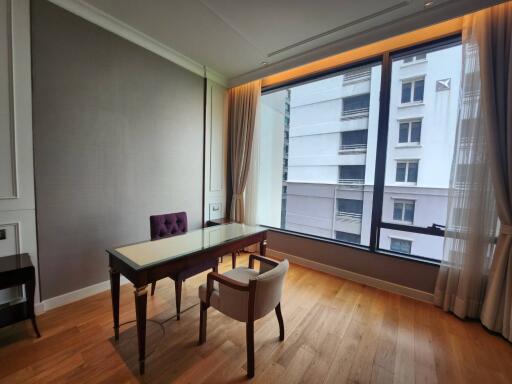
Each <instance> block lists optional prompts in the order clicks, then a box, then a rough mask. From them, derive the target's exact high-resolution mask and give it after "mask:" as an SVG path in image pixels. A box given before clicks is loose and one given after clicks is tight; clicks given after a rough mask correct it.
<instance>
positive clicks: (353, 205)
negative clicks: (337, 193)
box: [337, 198, 363, 218]
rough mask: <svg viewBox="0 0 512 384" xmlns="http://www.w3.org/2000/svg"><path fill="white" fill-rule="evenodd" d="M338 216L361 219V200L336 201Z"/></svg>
mask: <svg viewBox="0 0 512 384" xmlns="http://www.w3.org/2000/svg"><path fill="white" fill-rule="evenodd" d="M337 205H338V215H339V216H351V217H356V218H361V217H362V216H363V200H356V199H340V198H338V199H337Z"/></svg>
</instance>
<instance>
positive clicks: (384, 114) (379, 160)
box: [370, 52, 391, 251]
mask: <svg viewBox="0 0 512 384" xmlns="http://www.w3.org/2000/svg"><path fill="white" fill-rule="evenodd" d="M390 91H391V59H390V55H389V52H386V53H384V54H383V55H382V75H381V85H380V99H379V125H378V132H377V153H376V156H375V159H376V161H375V177H374V183H373V204H372V222H371V229H370V250H371V251H375V250H376V249H377V248H378V241H379V227H380V223H381V220H382V203H383V200H384V182H385V173H386V152H387V142H388V125H389V124H388V121H389V101H390Z"/></svg>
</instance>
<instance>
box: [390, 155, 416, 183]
mask: <svg viewBox="0 0 512 384" xmlns="http://www.w3.org/2000/svg"><path fill="white" fill-rule="evenodd" d="M395 181H396V182H398V183H416V182H417V181H418V160H409V161H398V162H397V163H396V178H395Z"/></svg>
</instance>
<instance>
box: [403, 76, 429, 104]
mask: <svg viewBox="0 0 512 384" xmlns="http://www.w3.org/2000/svg"><path fill="white" fill-rule="evenodd" d="M424 88H425V79H416V80H409V81H403V82H402V104H406V103H412V102H415V103H421V102H422V101H423V93H424Z"/></svg>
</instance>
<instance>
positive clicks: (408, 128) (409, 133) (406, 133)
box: [398, 120, 421, 144]
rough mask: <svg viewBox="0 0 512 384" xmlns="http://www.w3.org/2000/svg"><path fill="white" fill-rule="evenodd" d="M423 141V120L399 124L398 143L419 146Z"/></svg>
mask: <svg viewBox="0 0 512 384" xmlns="http://www.w3.org/2000/svg"><path fill="white" fill-rule="evenodd" d="M420 139H421V120H412V121H402V122H400V124H399V132H398V142H399V143H400V144H406V143H411V144H419V143H420Z"/></svg>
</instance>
